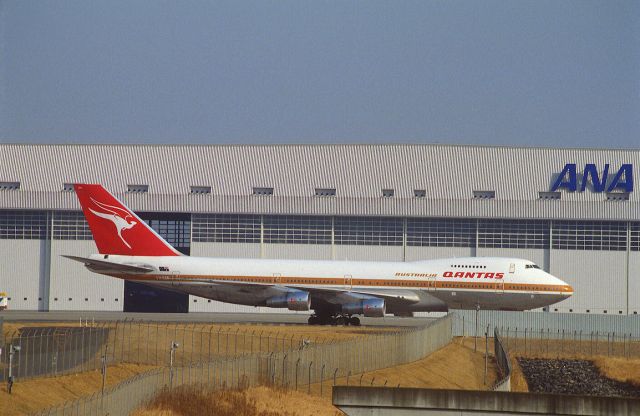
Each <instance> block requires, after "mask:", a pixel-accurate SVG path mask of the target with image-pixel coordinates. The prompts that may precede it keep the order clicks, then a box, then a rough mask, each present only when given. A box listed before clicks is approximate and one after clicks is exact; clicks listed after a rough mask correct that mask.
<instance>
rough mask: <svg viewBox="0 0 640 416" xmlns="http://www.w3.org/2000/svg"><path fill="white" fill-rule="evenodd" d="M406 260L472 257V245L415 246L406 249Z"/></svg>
mask: <svg viewBox="0 0 640 416" xmlns="http://www.w3.org/2000/svg"><path fill="white" fill-rule="evenodd" d="M405 250H406V251H405V261H419V260H435V259H445V258H455V257H472V256H473V251H474V249H473V248H470V247H414V246H409V247H407V248H406V249H405Z"/></svg>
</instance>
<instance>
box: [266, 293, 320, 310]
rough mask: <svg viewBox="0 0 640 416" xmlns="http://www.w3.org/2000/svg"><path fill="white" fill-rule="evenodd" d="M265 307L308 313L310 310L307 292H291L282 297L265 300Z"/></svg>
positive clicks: (309, 299)
mask: <svg viewBox="0 0 640 416" xmlns="http://www.w3.org/2000/svg"><path fill="white" fill-rule="evenodd" d="M267 306H270V307H272V308H288V309H289V310H290V311H308V310H309V309H311V298H310V297H309V292H302V291H291V292H287V293H285V294H284V295H282V296H274V297H272V298H271V299H267Z"/></svg>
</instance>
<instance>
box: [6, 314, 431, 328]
mask: <svg viewBox="0 0 640 416" xmlns="http://www.w3.org/2000/svg"><path fill="white" fill-rule="evenodd" d="M308 317H309V315H307V314H294V313H223V312H211V313H205V312H192V313H136V312H92V311H55V312H36V311H2V312H0V318H3V319H4V321H5V322H17V321H20V322H47V321H49V322H63V321H79V320H80V319H83V320H85V319H88V320H90V321H91V320H96V321H117V320H124V319H127V320H131V319H135V320H142V321H153V322H210V323H247V324H248V323H252V324H271V325H274V324H275V325H277V324H298V325H300V324H306V323H307V318H308ZM435 318H436V317H433V318H424V317H420V318H398V317H392V316H389V317H384V318H360V319H361V321H362V325H366V326H405V327H410V326H421V325H424V324H425V323H427V322H429V321H431V320H433V319H435Z"/></svg>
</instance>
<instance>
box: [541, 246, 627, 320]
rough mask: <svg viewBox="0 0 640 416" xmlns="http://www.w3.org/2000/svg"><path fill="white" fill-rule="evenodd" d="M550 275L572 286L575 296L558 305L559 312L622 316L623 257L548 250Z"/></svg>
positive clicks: (615, 253) (624, 294)
mask: <svg viewBox="0 0 640 416" xmlns="http://www.w3.org/2000/svg"><path fill="white" fill-rule="evenodd" d="M550 273H551V274H553V275H554V276H558V277H559V278H561V279H562V280H564V281H565V282H567V283H569V284H570V285H571V286H573V290H574V292H575V293H576V294H577V295H574V296H572V297H570V298H569V299H567V300H565V301H563V302H562V303H561V304H559V305H552V306H551V308H552V309H553V310H555V309H556V308H557V309H558V310H559V311H561V312H569V311H570V310H573V312H587V310H589V312H590V313H605V311H606V313H608V314H619V313H622V314H626V313H627V306H626V299H627V291H626V253H625V252H621V251H575V250H551V270H550Z"/></svg>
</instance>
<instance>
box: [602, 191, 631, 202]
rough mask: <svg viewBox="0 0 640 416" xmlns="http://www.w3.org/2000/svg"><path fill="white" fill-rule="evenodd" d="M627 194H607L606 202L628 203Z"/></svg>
mask: <svg viewBox="0 0 640 416" xmlns="http://www.w3.org/2000/svg"><path fill="white" fill-rule="evenodd" d="M628 200H629V192H607V201H628Z"/></svg>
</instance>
